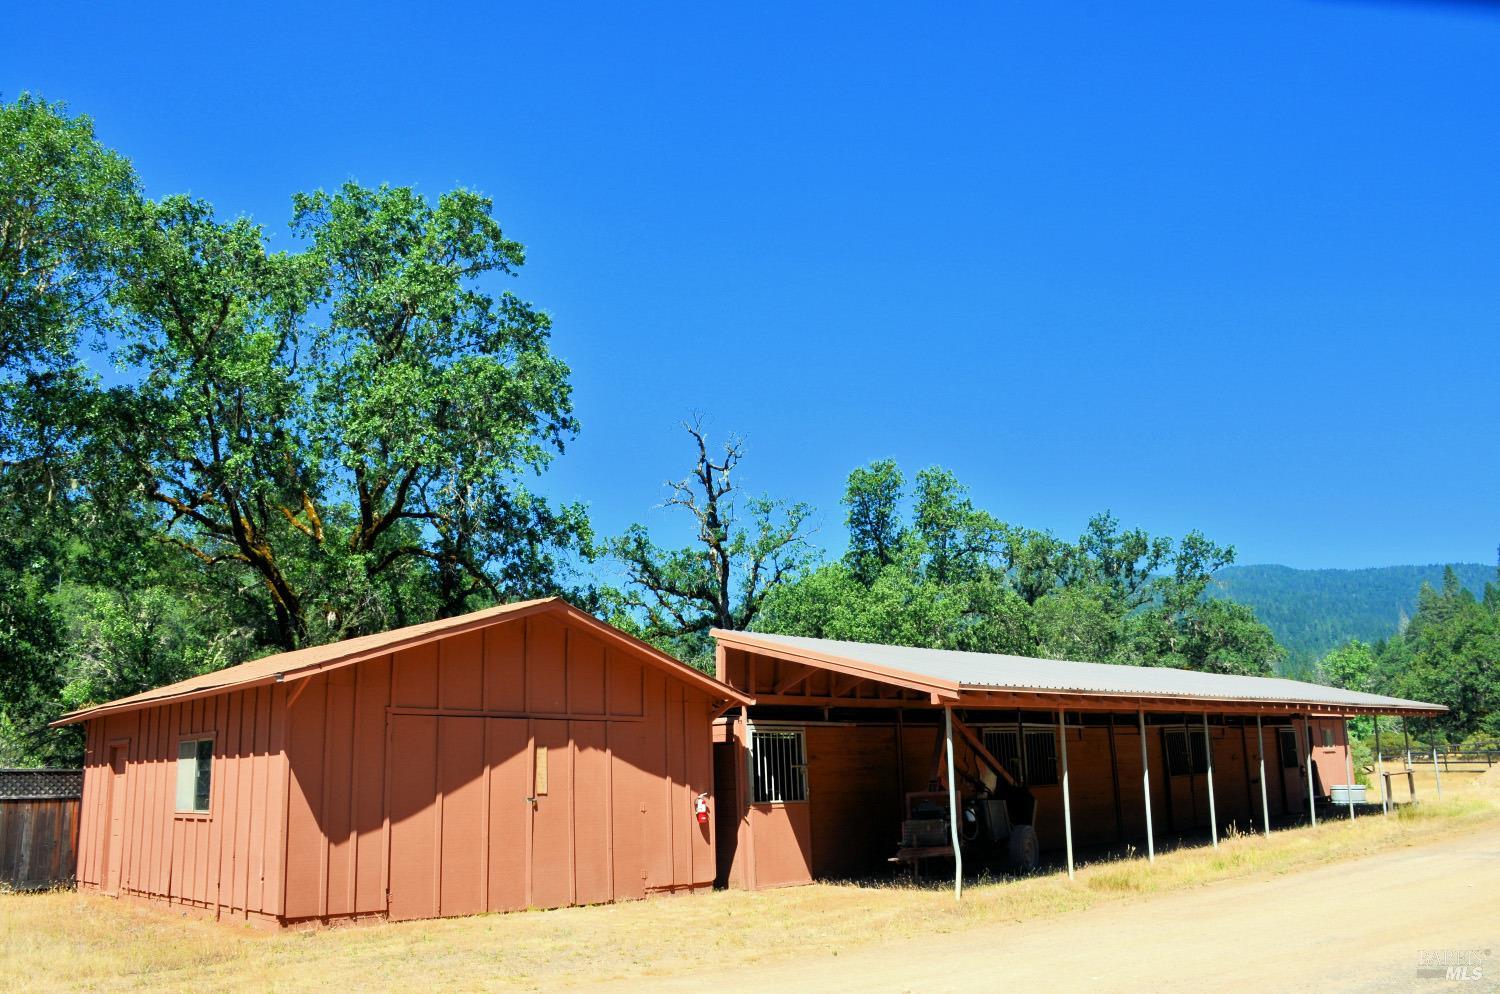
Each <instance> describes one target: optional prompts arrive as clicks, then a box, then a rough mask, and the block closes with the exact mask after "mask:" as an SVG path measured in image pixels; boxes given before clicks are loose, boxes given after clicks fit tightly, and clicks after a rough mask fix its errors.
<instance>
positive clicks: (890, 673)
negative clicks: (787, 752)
mask: <svg viewBox="0 0 1500 994" xmlns="http://www.w3.org/2000/svg"><path fill="white" fill-rule="evenodd" d="M709 634H710V635H712V636H713V637H714V638H715V639H717V640H718V641H719V644H720V645H723V646H726V647H727V648H731V649H742V650H744V651H746V652H753V653H756V654H758V655H761V656H771V657H774V658H776V659H784V660H787V661H789V662H793V663H802V664H804V665H807V666H816V667H819V668H820V669H826V670H831V671H833V672H835V673H843V674H846V675H848V676H858V677H864V678H865V679H868V680H878V681H880V682H881V683H889V684H892V685H893V686H897V687H905V688H907V689H908V690H915V691H919V692H921V693H925V694H929V695H931V697H932V702H933V703H934V704H938V703H942V702H944V701H947V702H950V703H952V702H955V701H957V700H958V698H959V694H960V692H961V691H962V689H963V688H962V686H961V685H960V684H957V683H955V682H953V681H952V680H944V679H942V678H941V677H934V676H925V675H923V674H921V673H911V672H908V671H906V670H898V669H892V668H891V667H888V666H879V665H876V664H875V663H868V662H864V661H861V660H858V659H848V658H845V657H843V656H835V655H831V654H829V653H826V652H819V651H816V650H813V649H806V648H803V647H801V646H789V645H783V644H780V643H777V642H773V641H770V640H768V639H758V638H756V637H755V635H754V633H752V632H731V631H726V630H725V629H722V628H715V629H713V630H711V631H710V632H709Z"/></svg>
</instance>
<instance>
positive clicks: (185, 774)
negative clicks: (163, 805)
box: [177, 739, 214, 814]
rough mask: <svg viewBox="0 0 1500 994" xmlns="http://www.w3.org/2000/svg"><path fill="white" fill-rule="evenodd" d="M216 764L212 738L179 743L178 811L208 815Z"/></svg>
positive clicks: (186, 740)
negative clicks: (214, 764)
mask: <svg viewBox="0 0 1500 994" xmlns="http://www.w3.org/2000/svg"><path fill="white" fill-rule="evenodd" d="M213 761H214V740H213V739H183V740H182V741H181V742H178V743H177V810H178V811H182V812H191V813H196V814H207V813H208V799H209V796H210V788H211V787H212V786H213Z"/></svg>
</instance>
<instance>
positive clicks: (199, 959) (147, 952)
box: [0, 777, 1500, 991]
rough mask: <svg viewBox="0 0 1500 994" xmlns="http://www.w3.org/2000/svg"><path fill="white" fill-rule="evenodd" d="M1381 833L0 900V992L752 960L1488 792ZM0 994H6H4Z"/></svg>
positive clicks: (1003, 914) (566, 973)
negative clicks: (883, 861)
mask: <svg viewBox="0 0 1500 994" xmlns="http://www.w3.org/2000/svg"><path fill="white" fill-rule="evenodd" d="M1485 780H1486V781H1487V782H1486V783H1483V784H1476V785H1475V786H1474V787H1473V788H1471V789H1466V790H1462V791H1458V790H1454V791H1449V790H1448V789H1447V781H1446V780H1445V782H1444V788H1445V791H1444V793H1445V800H1444V801H1443V803H1442V804H1437V803H1427V804H1424V805H1422V806H1420V807H1418V808H1414V809H1410V810H1403V811H1401V812H1400V814H1399V815H1397V816H1393V817H1391V818H1379V817H1369V818H1361V819H1357V820H1356V821H1355V822H1354V823H1353V824H1352V825H1351V824H1349V823H1348V822H1342V821H1339V822H1331V823H1325V824H1323V825H1320V826H1319V828H1318V829H1317V830H1316V831H1312V830H1308V829H1295V830H1289V831H1282V832H1277V833H1275V834H1274V835H1273V836H1272V837H1271V838H1269V839H1265V838H1261V837H1258V836H1249V837H1238V838H1233V839H1228V840H1225V841H1224V842H1223V843H1222V844H1221V845H1220V847H1219V848H1218V849H1217V850H1213V849H1208V848H1198V849H1184V850H1178V851H1176V852H1172V853H1169V854H1165V855H1163V856H1160V857H1158V859H1157V861H1156V864H1155V865H1154V866H1149V865H1147V863H1146V862H1145V861H1144V860H1142V859H1134V860H1125V861H1115V862H1105V863H1099V864H1096V865H1092V866H1086V867H1083V868H1082V869H1081V870H1080V871H1079V874H1078V879H1077V881H1075V882H1069V881H1068V880H1067V878H1066V876H1064V875H1062V874H1049V875H1045V876H1036V877H1031V878H1028V879H1024V880H1018V881H1011V882H997V883H987V884H983V885H980V886H976V887H972V888H970V889H969V890H968V891H967V892H966V895H965V900H964V901H963V903H962V904H955V903H954V901H953V898H952V894H951V892H949V891H948V890H946V889H939V888H932V889H918V888H914V887H902V886H888V887H856V886H849V885H826V884H820V885H814V886H810V887H798V888H791V889H787V890H779V891H767V892H762V893H744V892H724V893H716V894H706V895H697V896H692V897H679V898H662V899H657V900H652V901H645V902H636V903H632V904H622V905H615V906H610V907H597V908H572V909H565V910H561V911H549V912H527V913H520V914H511V915H486V916H480V917H475V918H464V919H450V920H446V921H433V922H418V923H408V924H402V925H388V924H378V925H369V926H362V927H354V928H343V929H329V930H324V931H321V932H307V933H285V934H270V933H264V932H259V931H256V930H253V929H250V928H248V927H235V926H232V925H223V924H215V923H213V922H207V921H201V920H197V919H193V918H182V917H178V916H176V915H173V914H169V913H166V912H163V911H160V910H155V909H150V908H143V907H140V906H138V905H134V904H131V903H123V902H116V901H113V900H110V899H108V898H103V897H98V896H94V895H79V894H76V893H72V892H58V893H52V894H41V895H7V896H0V964H3V967H0V988H4V989H15V990H23V989H24V990H32V991H34V990H62V989H67V990H111V991H114V990H141V989H147V988H150V989H153V990H190V989H191V990H198V989H223V990H251V989H254V990H266V991H289V990H327V989H340V988H341V989H344V990H363V989H369V988H372V987H382V988H385V987H409V988H413V989H430V988H432V987H435V986H438V985H441V986H443V987H447V988H451V989H456V990H479V989H494V988H496V987H513V988H519V989H536V988H538V987H542V986H546V987H549V988H551V987H557V986H565V985H567V984H570V983H578V982H598V981H601V980H606V979H611V978H629V977H645V976H650V975H662V974H673V973H682V972H687V971H689V970H693V969H701V968H702V967H703V965H704V964H705V963H733V964H736V965H743V964H747V963H755V962H763V961H767V960H772V959H776V958H780V957H784V956H786V955H788V954H789V951H791V952H792V953H795V954H797V955H806V954H808V953H815V952H820V951H827V952H831V953H834V954H837V951H838V950H841V949H848V948H850V947H853V946H857V945H864V944H869V943H880V942H885V941H890V940H894V939H900V938H905V937H909V936H914V935H917V934H931V933H933V932H952V931H956V930H961V929H966V928H971V927H975V926H978V925H982V924H985V923H989V922H999V921H1025V920H1028V919H1033V918H1038V917H1042V916H1047V915H1055V914H1060V913H1064V912H1067V911H1071V910H1075V909H1080V908H1086V907H1091V906H1095V905H1099V904H1103V903H1108V902H1113V901H1123V900H1140V899H1141V898H1142V897H1143V896H1145V895H1151V894H1157V893H1163V892H1167V891H1173V890H1181V889H1184V888H1189V887H1197V886H1201V885H1204V884H1207V883H1211V882H1213V881H1218V880H1225V879H1231V878H1238V877H1245V876H1251V875H1257V874H1278V873H1287V872H1292V871H1295V870H1298V869H1301V868H1305V867H1309V866H1313V865H1320V864H1324V863H1327V862H1330V861H1333V860H1341V859H1350V858H1354V857H1358V856H1364V855H1368V854H1371V853H1376V852H1380V851H1383V850H1390V849H1395V848H1399V847H1404V846H1410V845H1415V844H1417V843H1421V842H1428V841H1431V840H1433V839H1434V838H1438V837H1442V836H1445V835H1452V834H1457V833H1463V832H1469V831H1474V830H1478V829H1481V828H1486V827H1494V826H1496V825H1500V779H1497V778H1495V777H1489V778H1485ZM7 985H8V986H7Z"/></svg>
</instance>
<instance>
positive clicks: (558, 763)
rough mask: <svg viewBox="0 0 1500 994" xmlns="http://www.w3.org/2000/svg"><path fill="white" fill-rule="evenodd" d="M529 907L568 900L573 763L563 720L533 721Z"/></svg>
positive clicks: (559, 904)
mask: <svg viewBox="0 0 1500 994" xmlns="http://www.w3.org/2000/svg"><path fill="white" fill-rule="evenodd" d="M531 724H532V735H533V740H532V741H533V745H532V748H533V750H534V753H533V759H532V781H531V797H532V799H533V800H532V815H531V905H532V907H535V908H561V907H563V906H564V905H568V904H572V903H573V867H572V856H573V846H572V839H571V833H572V822H573V764H572V758H573V757H572V750H571V749H569V748H568V744H569V743H568V723H567V722H566V721H533V722H532V723H531Z"/></svg>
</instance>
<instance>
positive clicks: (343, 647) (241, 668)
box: [53, 597, 748, 725]
mask: <svg viewBox="0 0 1500 994" xmlns="http://www.w3.org/2000/svg"><path fill="white" fill-rule="evenodd" d="M543 611H546V612H553V613H560V614H563V615H566V616H567V617H568V618H571V619H572V620H573V621H575V622H578V623H580V624H583V625H586V626H588V627H590V628H592V629H593V630H594V631H596V632H597V633H599V634H600V635H601V636H603V637H605V638H606V640H612V641H613V642H615V643H616V644H617V645H620V646H621V647H623V648H625V649H627V650H630V651H633V652H634V653H635V654H636V655H637V656H639V657H640V658H642V659H645V660H647V661H649V662H651V663H652V664H653V665H655V666H657V667H659V668H661V669H665V670H668V671H669V672H672V673H674V674H676V675H677V676H678V678H679V679H684V680H687V681H688V682H689V683H696V684H698V685H700V686H703V687H705V688H708V689H712V690H714V691H716V692H719V693H722V694H723V695H724V696H725V697H726V698H732V699H734V700H747V699H748V698H745V697H744V695H742V694H740V693H739V692H738V691H736V690H734V689H733V688H731V687H728V686H725V685H724V684H721V683H719V682H718V681H717V680H715V679H714V678H713V677H710V676H708V675H707V674H704V673H702V672H700V671H698V670H695V669H693V668H692V667H691V666H688V665H687V664H686V663H682V662H679V661H678V660H676V659H673V658H672V657H671V656H668V655H667V654H666V653H664V652H662V651H661V650H660V649H657V648H656V647H655V646H652V645H648V644H647V643H645V642H642V641H641V640H639V639H637V638H634V637H633V636H631V635H627V634H626V633H625V632H622V631H620V630H619V629H618V628H615V627H614V626H613V625H609V624H606V623H604V622H602V621H600V620H599V619H598V618H595V617H594V616H593V615H591V614H589V613H587V612H586V611H580V610H579V609H578V608H576V607H574V606H573V605H571V604H569V603H568V602H567V601H565V600H563V599H562V598H561V597H544V598H541V599H538V600H530V601H518V602H516V603H514V604H502V605H500V606H499V607H492V608H486V609H485V610H483V611H472V612H470V613H468V614H461V615H459V616H458V617H456V618H439V619H438V620H437V621H429V622H426V623H425V624H421V625H408V626H407V627H405V628H396V629H393V630H391V631H388V632H377V633H376V634H374V635H360V636H358V637H356V638H351V639H345V640H343V641H342V642H331V643H329V644H328V645H315V646H309V647H308V648H306V649H295V650H293V651H291V652H278V653H276V654H275V655H273V656H265V657H263V658H261V659H253V660H251V661H250V662H248V663H240V664H239V665H238V666H228V667H225V668H224V669H222V670H215V671H213V672H212V673H204V674H202V675H200V676H195V677H189V678H188V679H186V680H180V681H178V682H177V683H172V684H168V685H166V686H165V687H157V688H155V689H153V690H147V691H143V692H142V693H139V694H134V695H132V696H130V697H122V698H120V699H119V700H115V701H109V702H107V703H105V704H98V705H94V706H92V707H87V708H80V709H79V710H77V711H73V712H71V713H69V714H66V715H63V717H61V718H59V719H58V720H57V721H55V722H53V724H54V725H69V724H72V723H74V722H78V721H86V720H87V719H89V718H93V717H97V716H99V715H101V714H104V713H113V712H116V711H129V710H133V709H135V708H141V707H147V706H149V705H152V704H159V703H162V702H165V701H176V700H182V699H184V698H196V697H205V696H209V695H211V694H216V693H221V692H223V691H226V690H231V689H234V688H236V687H252V686H257V685H261V684H267V683H279V682H281V681H282V680H290V679H298V678H300V677H304V676H311V675H312V674H314V673H319V672H322V671H324V670H328V669H334V668H337V667H339V666H348V665H351V664H353V663H358V662H362V661H364V660H366V659H373V658H375V657H378V656H384V655H387V654H388V653H391V652H395V651H397V650H400V649H405V648H408V647H410V646H415V645H422V644H424V643H426V642H431V641H433V640H435V639H438V638H442V637H444V636H447V635H456V634H458V633H459V632H464V631H470V630H472V629H476V628H485V627H488V626H489V625H492V624H496V623H498V622H501V621H512V620H515V619H516V618H521V617H525V616H526V615H528V614H535V613H539V612H543Z"/></svg>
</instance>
